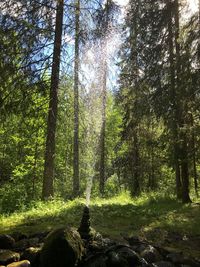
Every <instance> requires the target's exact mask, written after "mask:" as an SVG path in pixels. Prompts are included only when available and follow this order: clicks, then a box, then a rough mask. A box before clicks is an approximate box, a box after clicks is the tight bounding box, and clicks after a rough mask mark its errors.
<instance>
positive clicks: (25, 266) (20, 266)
mask: <svg viewBox="0 0 200 267" xmlns="http://www.w3.org/2000/svg"><path fill="white" fill-rule="evenodd" d="M30 265H31V264H30V262H29V261H28V260H24V261H16V262H12V263H11V264H8V265H7V266H6V267H29V266H30Z"/></svg>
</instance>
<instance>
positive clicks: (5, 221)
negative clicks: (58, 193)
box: [0, 194, 200, 259]
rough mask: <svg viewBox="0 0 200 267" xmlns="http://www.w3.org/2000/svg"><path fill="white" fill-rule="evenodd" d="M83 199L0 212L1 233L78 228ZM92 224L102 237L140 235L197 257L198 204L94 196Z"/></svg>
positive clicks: (199, 233) (199, 232)
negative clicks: (8, 212)
mask: <svg viewBox="0 0 200 267" xmlns="http://www.w3.org/2000/svg"><path fill="white" fill-rule="evenodd" d="M83 207H84V199H76V200H74V201H67V202H63V201H60V200H57V201H51V202H48V203H42V202H37V203H35V205H33V206H32V207H31V208H29V209H28V210H26V211H21V212H15V213H13V214H11V215H0V233H13V232H22V233H26V234H32V233H37V232H43V231H50V230H52V229H54V228H58V227H60V226H64V225H69V226H74V227H78V225H79V223H80V220H81V216H82V210H83ZM90 216H91V226H92V227H93V228H95V230H97V231H98V232H100V233H101V234H103V235H104V236H108V237H110V238H112V239H115V240H118V241H121V242H124V241H125V239H126V238H128V237H129V236H139V237H140V238H142V239H146V240H148V241H149V242H152V243H153V244H156V245H158V246H162V247H164V248H168V249H171V250H172V251H177V252H180V251H182V252H183V253H184V254H186V255H190V256H192V257H196V258H198V259H200V251H199V247H200V203H192V204H186V205H183V204H181V203H180V202H177V201H176V200H174V199H171V198H163V197H158V196H157V197H153V196H151V197H147V196H144V197H141V198H137V199H131V198H129V197H127V196H125V195H123V194H122V195H121V196H118V197H115V198H110V199H94V200H92V201H91V205H90Z"/></svg>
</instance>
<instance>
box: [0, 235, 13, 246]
mask: <svg viewBox="0 0 200 267" xmlns="http://www.w3.org/2000/svg"><path fill="white" fill-rule="evenodd" d="M14 244H15V240H14V238H12V237H11V236H10V235H5V234H1V235H0V249H12V248H13V247H14Z"/></svg>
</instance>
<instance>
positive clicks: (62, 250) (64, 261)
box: [40, 227, 85, 267]
mask: <svg viewBox="0 0 200 267" xmlns="http://www.w3.org/2000/svg"><path fill="white" fill-rule="evenodd" d="M84 252H85V250H84V247H83V241H82V239H81V237H80V234H79V233H78V231H76V230H75V229H72V228H69V227H68V228H60V229H57V230H55V231H53V232H51V233H50V234H49V235H48V236H47V238H46V240H45V243H44V246H43V248H42V250H41V254H40V263H41V264H40V266H41V267H65V266H67V267H74V266H75V265H76V264H77V263H78V262H79V261H80V260H81V258H82V256H83V255H84Z"/></svg>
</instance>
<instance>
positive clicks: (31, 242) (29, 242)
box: [14, 237, 39, 251]
mask: <svg viewBox="0 0 200 267" xmlns="http://www.w3.org/2000/svg"><path fill="white" fill-rule="evenodd" d="M38 243H39V238H37V237H35V238H26V239H21V240H19V241H18V242H16V243H15V246H14V248H15V250H17V251H22V250H25V249H27V248H29V247H35V246H37V245H38Z"/></svg>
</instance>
